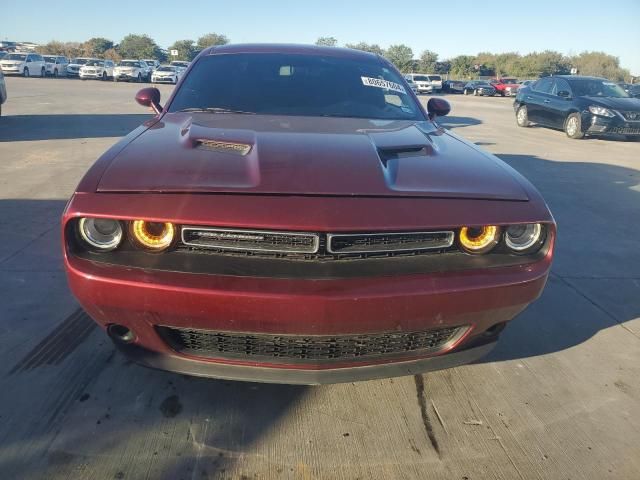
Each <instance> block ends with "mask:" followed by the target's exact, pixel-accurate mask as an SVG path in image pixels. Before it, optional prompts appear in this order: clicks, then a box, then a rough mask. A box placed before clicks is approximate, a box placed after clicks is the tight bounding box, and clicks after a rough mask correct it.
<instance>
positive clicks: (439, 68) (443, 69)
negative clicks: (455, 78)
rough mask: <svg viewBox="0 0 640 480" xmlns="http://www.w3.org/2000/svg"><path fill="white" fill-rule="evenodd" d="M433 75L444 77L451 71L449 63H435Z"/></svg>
mask: <svg viewBox="0 0 640 480" xmlns="http://www.w3.org/2000/svg"><path fill="white" fill-rule="evenodd" d="M434 71H435V73H439V74H440V75H446V74H447V73H449V72H450V71H451V62H450V61H449V60H443V61H442V62H436V67H435V70H434Z"/></svg>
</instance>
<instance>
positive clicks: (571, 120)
mask: <svg viewBox="0 0 640 480" xmlns="http://www.w3.org/2000/svg"><path fill="white" fill-rule="evenodd" d="M564 133H566V134H567V137H569V138H572V139H573V140H579V139H581V138H582V137H584V132H583V131H582V118H581V117H580V114H579V113H572V114H571V115H569V116H568V117H567V120H566V121H565V122H564Z"/></svg>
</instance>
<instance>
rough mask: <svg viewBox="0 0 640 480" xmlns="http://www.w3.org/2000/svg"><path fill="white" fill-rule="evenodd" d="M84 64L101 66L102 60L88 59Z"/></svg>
mask: <svg viewBox="0 0 640 480" xmlns="http://www.w3.org/2000/svg"><path fill="white" fill-rule="evenodd" d="M85 65H87V66H88V67H101V66H103V65H104V62H103V61H102V60H89V61H88V62H87V63H86V64H85Z"/></svg>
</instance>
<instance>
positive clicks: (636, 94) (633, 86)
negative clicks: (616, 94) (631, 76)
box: [618, 83, 640, 98]
mask: <svg viewBox="0 0 640 480" xmlns="http://www.w3.org/2000/svg"><path fill="white" fill-rule="evenodd" d="M618 85H620V87H622V89H623V90H624V91H625V92H627V94H628V95H629V96H630V97H633V98H640V83H619V84H618Z"/></svg>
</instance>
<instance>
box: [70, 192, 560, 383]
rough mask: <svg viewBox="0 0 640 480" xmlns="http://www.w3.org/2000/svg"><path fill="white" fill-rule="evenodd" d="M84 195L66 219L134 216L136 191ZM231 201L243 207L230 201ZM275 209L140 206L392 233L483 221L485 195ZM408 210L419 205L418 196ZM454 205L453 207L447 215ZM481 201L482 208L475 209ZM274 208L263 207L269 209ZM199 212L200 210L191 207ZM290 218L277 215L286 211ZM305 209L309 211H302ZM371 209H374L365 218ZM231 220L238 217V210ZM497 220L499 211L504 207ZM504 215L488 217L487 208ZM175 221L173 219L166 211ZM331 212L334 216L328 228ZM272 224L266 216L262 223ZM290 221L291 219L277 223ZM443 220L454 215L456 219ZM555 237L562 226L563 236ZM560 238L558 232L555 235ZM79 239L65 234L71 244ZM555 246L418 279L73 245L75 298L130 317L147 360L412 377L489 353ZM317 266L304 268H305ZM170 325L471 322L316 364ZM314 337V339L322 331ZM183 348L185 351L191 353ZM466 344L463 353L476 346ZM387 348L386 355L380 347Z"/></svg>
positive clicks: (515, 206) (407, 328)
mask: <svg viewBox="0 0 640 480" xmlns="http://www.w3.org/2000/svg"><path fill="white" fill-rule="evenodd" d="M104 200H105V195H104V194H76V195H75V196H74V198H73V199H72V201H71V202H70V204H69V206H68V208H67V211H66V212H65V218H64V221H63V224H65V225H66V223H67V222H68V221H69V220H70V219H72V218H74V217H76V216H78V215H86V214H87V212H93V214H96V215H100V214H103V215H107V216H113V217H116V218H126V217H127V214H126V213H125V212H130V210H131V196H130V195H120V194H109V195H108V200H109V201H108V202H105V201H104ZM226 202H230V203H229V205H231V204H233V205H234V208H228V207H229V205H227V204H226ZM261 202H262V203H264V205H265V210H264V211H263V212H274V215H275V216H273V218H271V216H272V215H271V214H269V213H267V214H264V213H260V214H259V216H256V215H258V212H256V210H255V200H253V199H252V198H249V197H248V196H245V197H241V198H237V196H233V197H230V198H227V197H226V196H224V195H223V196H217V197H216V198H211V197H210V196H205V195H189V196H185V197H184V198H183V199H182V201H180V202H176V200H175V197H173V196H167V195H160V194H158V195H151V194H149V195H144V196H142V197H140V196H136V205H137V207H136V209H137V211H138V212H139V214H140V215H142V217H143V218H158V219H160V218H167V220H168V219H169V218H175V219H176V221H177V219H178V218H183V221H182V222H179V223H186V224H203V223H205V224H206V223H207V222H211V221H212V218H213V217H215V221H216V223H219V224H221V225H236V226H240V225H238V221H239V219H243V221H245V222H247V224H249V225H252V226H255V227H258V226H260V227H262V228H266V225H264V224H261V223H260V224H259V223H256V222H258V221H260V222H270V223H271V228H279V229H285V230H286V229H292V230H297V231H306V230H309V231H317V230H324V231H337V230H338V231H347V230H354V229H355V230H365V229H366V230H374V231H375V230H379V229H381V228H382V226H384V225H387V228H388V225H390V224H391V222H394V223H393V225H396V226H397V228H401V229H406V230H409V229H416V228H419V226H420V225H422V228H424V225H425V223H424V222H426V221H427V220H425V219H427V218H428V219H429V220H428V222H429V223H428V224H429V225H431V226H433V227H434V228H435V226H439V225H440V224H441V223H440V222H451V221H452V220H451V219H452V217H455V221H456V223H458V222H460V223H461V224H474V223H475V221H477V219H476V220H475V221H474V218H476V217H474V215H476V214H474V213H473V210H474V209H475V210H476V211H481V212H484V211H488V212H491V211H495V204H494V203H493V202H488V204H490V205H493V206H494V207H493V210H492V209H491V208H489V209H488V210H485V209H484V208H482V205H479V204H480V203H482V202H481V201H478V200H473V201H472V200H469V201H458V202H456V203H460V205H459V207H460V210H459V211H457V209H456V211H455V212H454V211H452V207H451V201H445V200H440V199H432V200H428V201H423V202H424V203H425V204H426V203H428V204H429V206H430V208H428V209H426V210H428V211H429V212H430V213H429V216H428V217H426V216H424V218H421V215H420V214H418V215H417V216H416V213H415V211H416V210H415V209H413V208H404V207H403V208H399V206H398V205H397V204H396V203H395V202H389V200H378V199H332V198H322V199H316V198H300V199H298V200H297V203H298V204H299V206H300V209H296V210H294V211H292V210H290V209H289V210H287V209H286V208H285V206H286V205H290V200H288V199H283V198H280V197H264V198H263V199H262V200H261ZM406 205H409V204H408V203H407V204H406ZM444 205H449V206H450V207H449V208H448V209H446V208H444ZM472 205H473V206H475V207H474V208H471V206H472ZM522 206H523V205H522V204H521V203H520V202H505V204H504V205H503V206H501V210H500V212H499V216H500V217H501V218H503V219H504V221H506V222H509V221H511V219H512V218H516V217H517V218H518V219H519V220H520V221H546V222H548V221H551V219H550V217H549V214H548V211H547V210H546V207H545V206H544V205H543V204H542V203H540V204H538V203H535V204H534V205H528V206H527V210H526V212H523V211H522ZM261 211H262V210H261ZM185 212H191V213H190V214H189V218H188V220H187V219H184V217H180V215H184V214H185ZM275 212H277V214H276V213H275ZM303 212H304V213H303ZM363 212H364V213H363ZM227 214H229V215H231V216H229V217H227V216H226V215H227ZM496 214H497V212H496ZM483 215H484V217H485V220H486V221H491V220H492V217H491V216H490V215H491V214H489V217H487V216H486V215H487V214H483ZM164 216H166V217H164ZM327 218H330V219H331V221H330V224H327ZM258 219H259V220H258ZM278 222H286V224H285V223H278ZM443 224H444V223H443ZM552 233H553V236H555V229H553V230H552ZM552 238H553V237H552ZM63 244H66V241H65V242H63ZM552 254H553V248H552V243H551V248H549V250H548V251H547V253H546V254H545V256H544V257H541V259H540V260H538V261H536V262H534V263H529V264H526V265H512V266H503V267H492V268H483V269H475V270H461V271H438V272H434V273H424V272H420V273H417V274H402V275H399V274H398V275H380V274H378V275H377V276H376V275H374V276H370V275H369V276H365V275H361V276H351V277H331V278H298V277H277V278H276V277H274V276H272V275H271V274H270V273H268V272H267V273H264V274H261V275H259V276H247V275H243V274H242V273H241V272H228V273H225V274H217V275H214V274H210V273H199V274H197V273H190V272H180V271H175V270H159V269H157V268H156V269H154V268H131V267H129V266H118V265H114V264H106V263H98V262H95V261H92V260H91V259H87V258H80V257H78V256H75V255H74V254H73V253H72V252H71V251H69V250H68V249H66V248H65V251H64V255H65V257H64V258H65V269H66V273H67V278H68V281H69V285H70V287H71V290H72V292H73V293H74V295H75V296H76V298H77V299H78V300H79V302H80V304H81V305H82V306H83V308H84V309H85V310H86V311H87V313H88V314H89V315H90V316H91V317H92V318H93V319H94V320H95V321H96V322H97V323H98V324H100V325H101V326H102V327H103V328H105V329H106V328H107V327H109V326H110V325H112V324H118V325H122V326H125V327H126V328H128V329H130V330H131V331H132V332H133V333H134V336H135V340H134V342H133V343H132V344H127V345H124V346H123V349H124V350H125V352H127V353H129V354H130V355H132V356H133V357H134V359H136V360H138V361H141V362H142V363H144V364H146V365H149V366H153V367H156V368H162V369H167V370H174V371H179V372H183V373H190V374H193V375H200V376H211V377H222V378H234V379H241V380H253V381H265V382H282V383H327V382H342V381H355V380H363V379H371V378H381V377H388V376H394V375H406V374H412V373H418V372H420V371H426V370H433V369H440V368H447V367H449V366H455V365H459V364H461V363H466V362H468V361H471V360H474V359H476V358H478V357H479V356H481V355H483V354H484V353H486V351H488V348H490V347H483V348H480V349H476V348H475V347H479V346H482V345H485V344H487V342H493V341H495V340H496V338H495V337H493V336H492V335H487V333H488V331H490V330H491V329H492V328H493V327H495V326H496V325H497V324H502V323H505V322H508V321H509V320H511V319H512V318H513V317H514V316H515V315H517V314H518V313H519V312H521V311H522V310H523V309H524V308H526V306H527V305H528V304H529V303H531V302H532V301H533V300H535V299H536V298H537V297H538V296H539V295H540V293H541V291H542V290H543V288H544V285H545V283H546V280H547V276H548V273H549V269H550V266H551V259H552ZM300 268H304V267H302V266H301V267H300ZM161 327H169V328H173V329H184V330H189V329H194V330H207V331H209V332H220V333H221V334H222V336H224V335H227V334H228V335H235V336H242V337H248V336H252V335H254V334H255V335H256V336H257V335H264V336H269V335H271V336H285V335H287V336H293V337H295V338H303V337H304V338H308V337H310V336H325V337H326V336H332V337H334V336H364V337H367V336H369V337H375V336H380V334H384V335H386V336H391V335H394V334H405V333H406V332H430V331H433V330H438V329H445V328H457V327H466V330H465V331H464V335H461V336H460V337H456V338H455V341H451V342H447V343H444V344H440V348H437V349H433V350H430V351H426V350H421V351H417V350H411V351H402V352H399V353H398V352H397V351H396V353H394V354H393V356H390V355H386V354H384V355H378V356H374V357H372V356H368V357H350V358H346V357H345V356H342V357H340V358H332V359H331V360H326V359H324V358H322V359H319V360H313V361H308V360H307V359H303V360H298V359H297V358H291V357H289V358H282V357H280V358H266V356H265V355H264V354H263V353H260V356H251V355H245V354H244V353H242V354H240V355H239V356H238V355H235V354H234V355H235V356H230V355H226V354H218V352H217V351H216V353H215V354H213V355H200V354H198V355H195V354H192V353H189V352H186V353H185V350H180V349H179V348H177V347H176V348H174V347H173V346H172V345H175V344H174V343H170V342H169V340H167V338H166V336H163V335H162V328H161ZM314 341H315V339H314ZM179 350H180V351H179ZM463 352H464V353H463ZM376 355H377V354H376Z"/></svg>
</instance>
